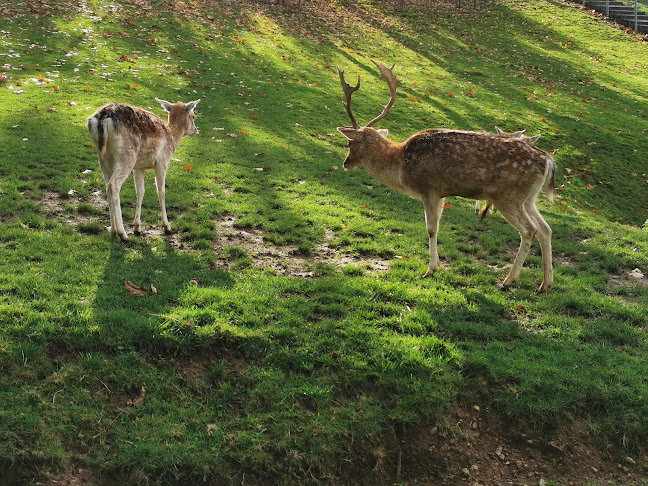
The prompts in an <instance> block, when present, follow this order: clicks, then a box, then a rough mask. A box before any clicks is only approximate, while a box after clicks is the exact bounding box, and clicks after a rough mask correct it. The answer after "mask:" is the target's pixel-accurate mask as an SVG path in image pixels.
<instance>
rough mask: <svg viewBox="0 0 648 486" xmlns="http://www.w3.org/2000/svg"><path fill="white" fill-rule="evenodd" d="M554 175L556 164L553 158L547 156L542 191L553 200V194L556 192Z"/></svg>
mask: <svg viewBox="0 0 648 486" xmlns="http://www.w3.org/2000/svg"><path fill="white" fill-rule="evenodd" d="M555 175H556V164H555V162H554V161H553V159H552V158H551V157H549V156H547V165H546V167H545V175H544V177H545V180H544V192H545V195H546V196H547V199H549V201H551V202H553V200H554V195H555V194H556V185H555Z"/></svg>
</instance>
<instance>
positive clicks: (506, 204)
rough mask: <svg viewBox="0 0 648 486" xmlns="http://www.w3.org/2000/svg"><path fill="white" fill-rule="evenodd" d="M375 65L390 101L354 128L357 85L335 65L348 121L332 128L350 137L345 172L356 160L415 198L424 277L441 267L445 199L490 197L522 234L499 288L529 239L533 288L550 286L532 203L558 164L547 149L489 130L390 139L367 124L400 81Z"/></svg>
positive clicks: (544, 227)
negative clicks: (419, 206)
mask: <svg viewBox="0 0 648 486" xmlns="http://www.w3.org/2000/svg"><path fill="white" fill-rule="evenodd" d="M374 64H375V65H376V66H377V67H378V69H379V70H380V72H381V74H382V76H383V77H384V78H385V80H386V81H387V83H388V85H389V90H390V94H391V99H390V101H389V103H388V104H387V105H385V106H384V107H383V110H382V112H381V113H380V115H378V116H377V117H376V118H374V119H373V120H371V121H370V122H369V123H367V125H366V126H364V127H360V126H359V125H358V123H357V122H356V119H355V117H354V116H353V112H352V111H351V95H352V94H353V93H354V92H355V91H357V90H358V89H359V88H360V79H358V82H357V84H356V86H354V87H351V86H350V85H349V84H348V83H347V82H346V81H345V80H344V71H341V70H340V69H339V68H338V73H339V76H340V83H341V84H342V89H343V91H344V94H345V97H346V103H345V104H344V106H345V108H346V111H347V114H348V115H349V118H350V119H351V123H352V126H350V127H339V128H338V130H339V131H340V133H342V134H343V135H344V136H345V137H346V138H347V139H348V140H349V153H348V155H347V157H346V160H345V161H344V168H345V169H352V168H354V167H358V166H360V165H362V166H364V167H365V169H366V170H367V171H368V172H369V173H370V174H371V175H372V176H374V177H375V178H376V179H378V180H379V181H380V182H382V183H383V184H385V185H386V186H387V187H390V188H392V189H395V190H397V191H400V192H402V193H404V194H407V195H408V196H411V197H413V198H416V199H420V200H421V201H422V202H423V208H424V210H425V224H426V226H427V231H428V235H429V249H430V261H429V265H428V269H427V272H426V274H425V277H429V276H431V275H433V274H434V272H435V271H436V270H437V269H438V268H439V256H438V252H437V234H438V231H439V219H440V218H441V213H442V212H443V205H444V199H445V198H446V197H447V196H462V197H465V198H470V199H479V200H486V201H489V202H491V203H493V204H495V205H496V206H497V208H498V209H499V211H500V212H501V213H502V215H503V216H504V217H505V218H506V219H507V221H508V222H509V223H511V225H513V226H514V227H515V228H516V229H517V230H518V232H519V233H520V239H521V241H520V248H519V250H518V253H517V256H516V257H515V261H514V262H513V266H512V268H511V270H510V272H509V274H508V276H507V277H506V278H505V279H504V281H503V282H502V284H501V285H502V287H504V288H507V287H509V286H511V285H512V284H513V283H514V282H515V281H516V280H517V279H518V277H519V276H520V271H521V269H522V265H523V264H524V260H525V259H526V257H527V254H528V253H529V250H530V248H531V244H532V242H533V239H534V237H536V236H537V237H538V240H539V241H540V248H541V252H542V267H543V273H544V279H543V282H542V285H540V287H539V289H538V291H539V292H544V291H546V290H547V289H549V287H551V285H552V284H553V268H552V260H551V259H552V257H551V228H550V227H549V225H548V224H547V223H546V221H545V220H544V219H543V218H542V216H541V215H540V213H539V212H538V209H537V208H536V205H535V202H536V199H537V197H538V194H539V193H540V190H541V189H543V188H544V190H545V194H546V196H547V198H548V199H549V200H553V195H554V173H555V170H556V166H555V164H554V161H553V159H552V158H551V156H549V154H547V153H546V152H544V151H543V150H541V149H539V148H537V147H535V146H534V145H533V143H528V140H523V139H520V138H515V137H505V136H501V135H498V134H495V133H486V132H471V131H459V130H446V129H431V130H423V131H421V132H418V133H416V134H414V135H412V136H411V137H410V138H408V139H407V140H405V141H404V142H400V143H397V142H391V141H390V140H388V139H387V133H388V131H387V130H376V129H374V128H372V127H373V126H374V125H375V124H376V123H378V122H379V121H380V120H382V119H383V118H384V117H385V115H387V113H388V112H389V110H390V109H391V108H392V106H393V105H394V102H395V101H396V90H397V86H398V84H399V82H400V81H399V80H398V79H397V78H396V76H395V75H394V73H393V69H394V66H392V67H391V68H386V67H385V66H383V65H382V64H380V63H378V62H375V61H374Z"/></svg>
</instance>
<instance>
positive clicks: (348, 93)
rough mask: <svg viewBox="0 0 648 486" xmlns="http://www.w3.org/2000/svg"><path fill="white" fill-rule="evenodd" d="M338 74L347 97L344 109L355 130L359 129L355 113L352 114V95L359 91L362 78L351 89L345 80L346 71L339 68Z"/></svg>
mask: <svg viewBox="0 0 648 486" xmlns="http://www.w3.org/2000/svg"><path fill="white" fill-rule="evenodd" d="M338 74H339V75H340V83H341V84H342V89H343V90H344V96H346V100H347V101H346V103H344V107H345V108H346V111H347V113H348V114H349V118H351V123H353V128H356V129H357V128H359V126H358V122H357V121H356V119H355V117H354V116H353V113H352V112H351V95H352V94H353V92H354V91H358V90H359V89H360V76H358V84H356V85H355V87H351V86H350V85H349V83H347V82H346V81H345V80H344V71H341V70H340V68H339V67H338Z"/></svg>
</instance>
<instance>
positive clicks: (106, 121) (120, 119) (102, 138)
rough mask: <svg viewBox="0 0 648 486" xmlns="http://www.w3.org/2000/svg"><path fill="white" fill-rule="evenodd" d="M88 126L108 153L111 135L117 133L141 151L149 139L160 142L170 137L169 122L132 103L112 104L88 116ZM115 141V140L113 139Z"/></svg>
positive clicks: (126, 144)
mask: <svg viewBox="0 0 648 486" xmlns="http://www.w3.org/2000/svg"><path fill="white" fill-rule="evenodd" d="M88 128H89V129H90V134H91V136H93V135H94V136H93V140H94V139H95V138H96V140H94V142H95V144H96V146H97V150H98V151H99V153H101V154H103V153H105V152H106V149H107V144H109V143H111V142H109V141H108V134H109V133H111V134H114V135H113V136H117V137H118V138H119V141H120V146H121V147H124V148H126V149H128V150H135V152H139V150H140V148H141V147H142V146H145V145H147V142H149V143H150V142H153V143H154V144H157V143H159V141H160V140H162V139H165V138H167V137H168V136H169V130H168V128H167V125H166V124H165V123H164V122H163V121H162V120H161V119H160V118H159V117H158V116H157V115H155V114H153V113H151V112H148V111H146V110H142V109H141V108H137V107H134V106H130V105H124V104H117V103H110V104H108V105H105V106H103V107H101V108H99V110H97V111H96V112H95V114H94V115H92V116H91V117H90V118H89V119H88ZM113 142H114V141H113Z"/></svg>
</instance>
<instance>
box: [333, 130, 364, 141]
mask: <svg viewBox="0 0 648 486" xmlns="http://www.w3.org/2000/svg"><path fill="white" fill-rule="evenodd" d="M337 130H338V132H340V133H341V134H342V135H344V136H345V137H346V138H347V140H360V137H361V135H360V132H359V131H358V130H357V129H355V128H350V127H337Z"/></svg>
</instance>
